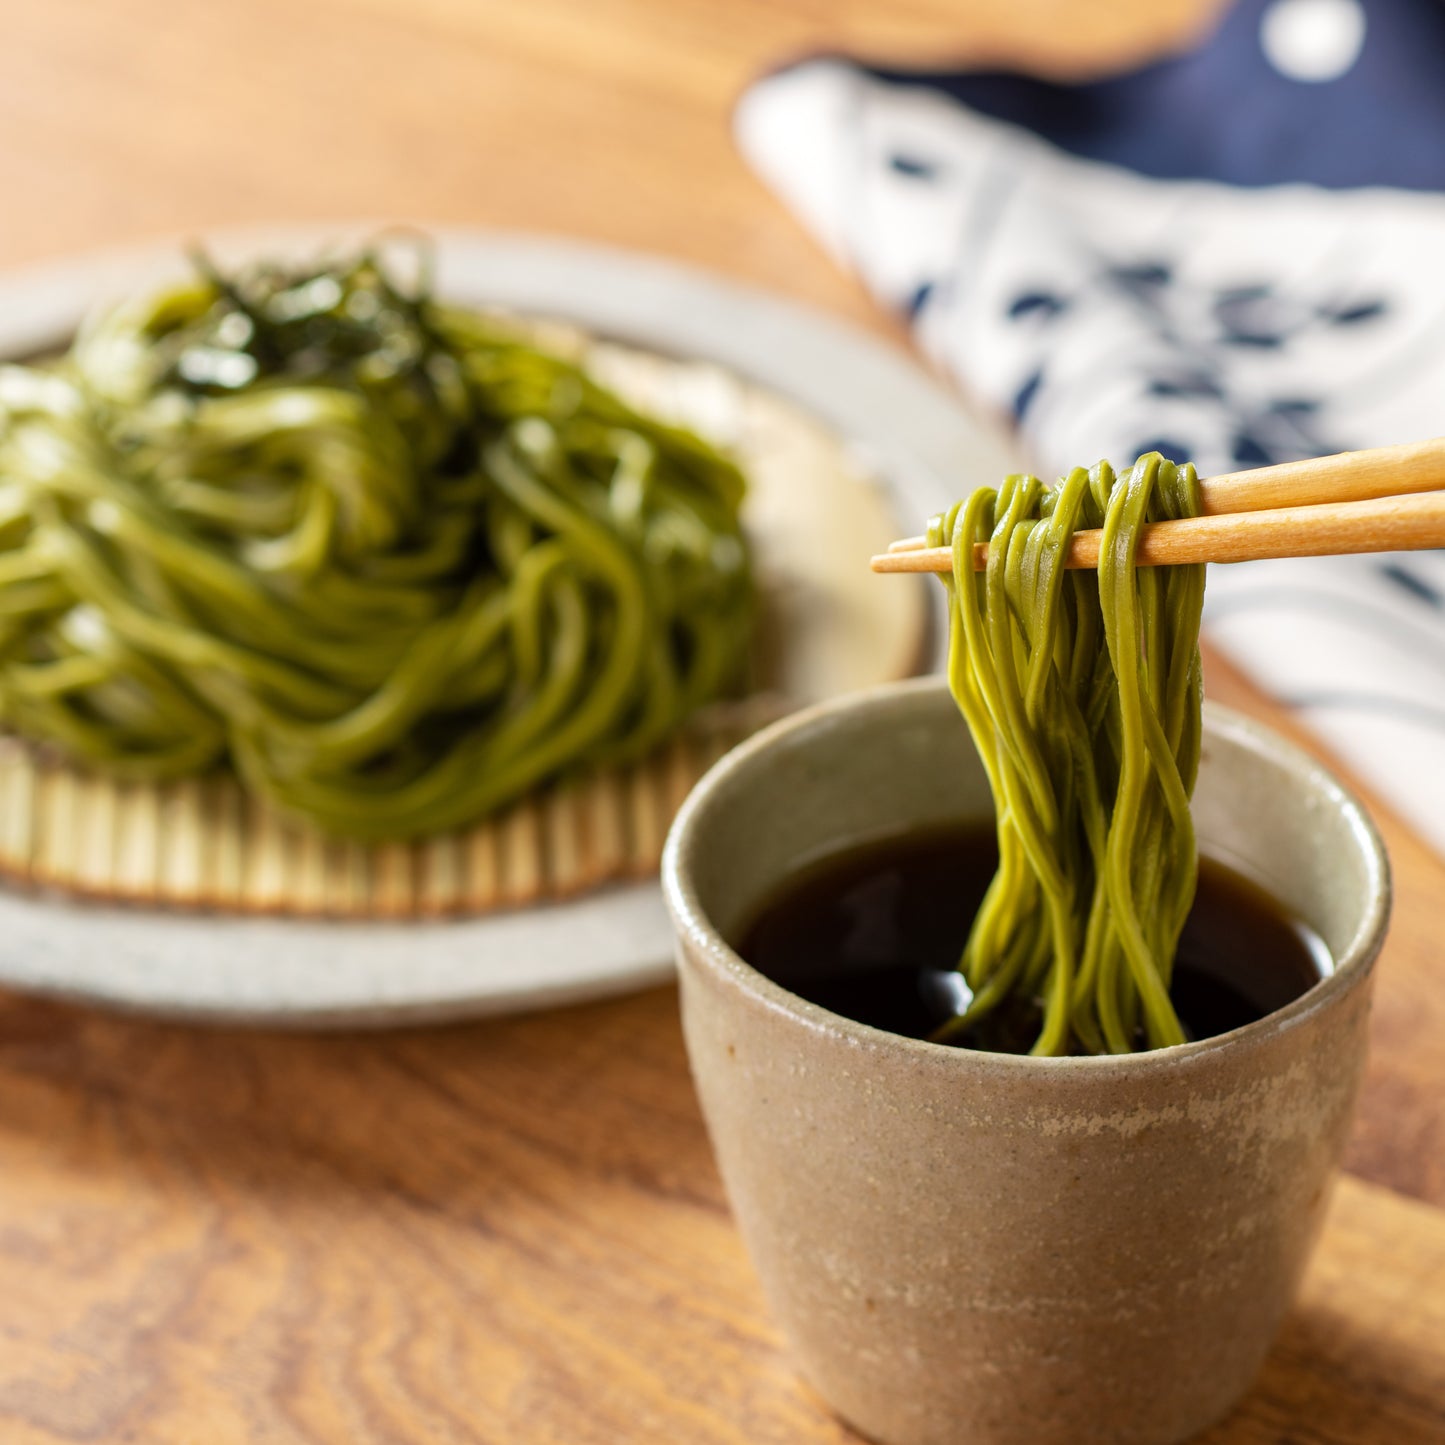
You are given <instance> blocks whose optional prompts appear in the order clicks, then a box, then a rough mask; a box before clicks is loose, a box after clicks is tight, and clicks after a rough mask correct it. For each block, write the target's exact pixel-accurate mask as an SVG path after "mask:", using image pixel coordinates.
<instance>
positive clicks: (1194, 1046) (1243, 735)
mask: <svg viewBox="0 0 1445 1445" xmlns="http://www.w3.org/2000/svg"><path fill="white" fill-rule="evenodd" d="M946 691H947V680H946V678H944V677H942V676H941V675H939V674H929V675H927V676H924V677H917V678H909V679H906V680H904V681H901V682H890V683H883V684H880V685H878V686H876V687H871V688H867V689H865V690H862V691H859V692H853V693H848V694H845V695H844V696H841V697H838V698H833V699H830V700H828V701H826V702H822V703H818V704H815V705H814V706H812V707H809V708H805V709H802V710H800V711H798V712H795V713H792V714H790V715H789V716H787V717H785V718H782V719H781V720H780V721H778V722H775V723H773V724H772V725H771V726H769V727H767V728H764V729H763V730H762V731H760V732H758V733H755V734H754V735H753V736H752V737H751V738H748V739H747V740H746V741H744V742H742V743H740V744H739V745H738V746H737V747H735V748H733V749H732V750H731V751H729V752H728V753H727V754H725V755H724V756H723V757H722V758H721V759H719V760H718V761H717V762H716V763H714V764H713V766H712V767H711V768H709V769H708V771H707V772H706V773H705V774H704V775H703V777H702V778H701V779H700V780H699V781H698V783H697V784H696V785H695V786H694V788H693V789H692V791H691V792H690V793H689V794H688V796H687V799H686V800H685V802H684V803H683V805H682V807H681V808H680V809H679V811H678V813H677V816H676V817H675V819H674V820H673V824H672V827H671V828H670V829H669V831H668V835H667V841H666V843H665V845H664V848H663V854H662V890H663V897H664V899H665V901H666V904H667V908H668V912H669V913H670V914H671V916H672V922H673V926H674V928H675V930H676V932H677V934H678V937H679V940H680V941H681V940H685V941H686V942H688V943H689V944H691V946H692V949H693V956H694V958H695V959H696V960H697V961H698V962H700V963H701V964H702V965H703V966H704V967H705V968H707V969H708V970H710V971H711V972H713V973H714V974H715V975H718V976H719V977H721V978H723V979H724V980H726V981H728V982H730V983H732V984H733V985H735V986H737V987H740V988H742V989H743V990H744V991H745V992H747V993H748V994H750V995H751V996H752V997H753V998H754V999H755V1000H756V1001H757V1002H759V1003H761V1004H763V1005H764V1006H765V1007H766V1008H768V1009H769V1011H771V1012H775V1013H779V1014H782V1015H785V1016H787V1017H789V1018H790V1019H792V1020H793V1021H794V1022H796V1023H799V1024H801V1025H803V1026H804V1027H805V1028H806V1029H808V1030H809V1031H811V1032H815V1033H820V1034H824V1035H828V1036H832V1037H834V1038H841V1039H847V1040H851V1041H852V1042H854V1043H856V1044H861V1045H864V1046H866V1047H869V1048H872V1049H880V1048H888V1049H893V1050H898V1051H902V1052H903V1053H904V1054H905V1055H907V1054H912V1055H914V1056H915V1057H916V1058H918V1060H919V1062H920V1063H925V1062H926V1063H929V1064H933V1065H937V1064H940V1063H944V1062H946V1061H951V1066H952V1067H968V1068H970V1069H971V1070H973V1071H976V1072H977V1071H981V1072H984V1073H998V1074H1008V1075H1015V1076H1016V1075H1017V1074H1018V1073H1019V1071H1024V1072H1026V1073H1027V1072H1035V1071H1039V1070H1048V1071H1050V1072H1054V1073H1058V1072H1062V1073H1063V1074H1064V1075H1065V1076H1073V1077H1080V1076H1082V1075H1084V1074H1088V1075H1094V1074H1107V1073H1109V1072H1117V1071H1134V1070H1138V1069H1141V1068H1142V1069H1167V1068H1169V1067H1171V1066H1173V1065H1177V1064H1179V1063H1182V1062H1184V1061H1186V1060H1190V1059H1194V1058H1198V1057H1199V1056H1201V1055H1204V1054H1213V1053H1216V1052H1218V1051H1219V1050H1221V1049H1232V1048H1239V1047H1241V1046H1245V1045H1247V1044H1249V1043H1251V1042H1254V1041H1258V1040H1261V1039H1263V1038H1265V1037H1266V1036H1272V1035H1275V1034H1278V1033H1282V1032H1284V1031H1285V1030H1287V1029H1292V1028H1294V1027H1296V1026H1298V1025H1299V1024H1301V1023H1303V1022H1304V1021H1305V1020H1307V1019H1309V1018H1311V1017H1312V1016H1313V1015H1315V1014H1316V1013H1317V1012H1319V1011H1320V1010H1321V1009H1324V1008H1329V1007H1331V1006H1332V1005H1333V1004H1334V1003H1335V1002H1336V1001H1337V1000H1339V999H1341V998H1342V997H1343V996H1344V995H1345V994H1346V993H1348V992H1350V991H1352V990H1353V988H1354V987H1355V986H1356V985H1357V984H1358V983H1360V982H1363V980H1364V979H1365V978H1366V977H1367V976H1368V974H1369V973H1370V970H1371V968H1372V967H1373V965H1374V962H1375V959H1376V957H1377V956H1378V955H1379V952H1380V948H1381V946H1382V945H1383V943H1384V940H1385V932H1386V929H1387V926H1388V923H1389V918H1390V906H1391V895H1392V889H1391V880H1390V864H1389V859H1388V856H1387V854H1386V852H1385V845H1384V842H1383V840H1382V839H1381V837H1380V834H1379V831H1378V829H1377V828H1376V827H1375V824H1374V822H1373V820H1372V819H1371V818H1370V816H1369V814H1368V812H1367V811H1366V809H1365V807H1364V805H1363V803H1361V801H1360V800H1359V798H1358V797H1356V795H1355V794H1354V793H1353V792H1352V791H1351V790H1350V789H1349V788H1348V787H1346V786H1345V784H1344V783H1343V782H1341V781H1340V779H1339V778H1338V777H1337V776H1336V775H1335V774H1334V772H1332V771H1331V770H1330V769H1329V768H1328V767H1326V766H1325V765H1324V764H1323V763H1321V762H1320V761H1319V760H1318V759H1316V758H1315V757H1313V756H1312V755H1311V754H1309V753H1308V752H1306V751H1305V750H1304V749H1303V748H1302V747H1300V746H1299V745H1298V744H1296V743H1293V742H1291V741H1289V740H1288V739H1287V738H1285V737H1283V736H1282V735H1281V734H1279V733H1277V732H1275V731H1274V729H1272V728H1269V727H1266V726H1265V725H1264V724H1263V723H1259V722H1256V721H1255V720H1254V719H1253V718H1250V717H1247V716H1245V714H1243V713H1241V712H1238V711H1236V710H1235V709H1233V708H1228V707H1224V706H1222V705H1221V704H1218V703H1212V702H1208V701H1206V702H1205V704H1204V736H1205V738H1206V739H1208V738H1209V737H1211V736H1214V737H1219V738H1224V739H1227V740H1228V741H1229V742H1231V743H1235V744H1237V745H1241V746H1243V747H1245V748H1247V749H1249V750H1251V751H1253V752H1254V753H1256V754H1257V755H1260V756H1262V757H1264V758H1265V759H1267V760H1268V761H1269V762H1271V763H1273V764H1276V765H1278V766H1280V767H1282V768H1283V769H1284V770H1285V771H1286V772H1287V773H1289V774H1291V775H1292V776H1293V777H1294V778H1295V779H1296V780H1297V781H1298V782H1299V783H1300V784H1302V785H1303V786H1305V787H1307V788H1309V789H1310V791H1311V792H1312V793H1314V794H1315V795H1316V796H1321V797H1323V798H1325V799H1326V800H1327V802H1328V803H1330V804H1331V805H1333V806H1334V807H1335V808H1336V809H1337V810H1338V811H1340V812H1341V813H1343V814H1344V816H1345V820H1346V823H1347V824H1348V826H1349V829H1350V832H1351V835H1352V837H1353V839H1354V842H1355V844H1356V845H1357V847H1358V848H1359V851H1360V855H1361V856H1362V857H1363V859H1364V862H1365V867H1366V887H1367V888H1368V892H1369V896H1368V900H1367V902H1366V905H1365V908H1364V910H1363V913H1362V916H1361V919H1360V922H1359V924H1358V926H1357V927H1356V929H1355V932H1354V935H1353V936H1352V937H1351V939H1350V941H1349V944H1348V945H1347V946H1346V948H1345V949H1344V950H1343V952H1342V953H1341V955H1340V956H1339V957H1338V958H1337V959H1336V960H1335V967H1334V970H1333V971H1332V972H1331V973H1329V974H1328V975H1326V976H1325V977H1323V978H1322V979H1320V981H1319V982H1318V983H1316V984H1314V985H1312V986H1311V987H1310V988H1309V989H1307V990H1306V991H1305V992H1304V993H1303V994H1301V995H1300V996H1299V997H1298V998H1297V999H1294V1000H1293V1001H1292V1002H1290V1003H1288V1004H1286V1005H1285V1006H1284V1007H1283V1008H1280V1009H1276V1010H1274V1011H1273V1012H1272V1013H1268V1014H1265V1015H1264V1016H1263V1017H1262V1018H1259V1019H1255V1020H1253V1021H1252V1022H1250V1023H1247V1024H1243V1025H1241V1026H1240V1027H1239V1028H1235V1029H1230V1030H1229V1031H1228V1032H1226V1033H1222V1034H1215V1035H1212V1036H1211V1037H1209V1038H1205V1039H1196V1040H1193V1041H1191V1042H1188V1043H1183V1044H1171V1045H1168V1046H1166V1047H1164V1048H1160V1049H1145V1050H1142V1051H1139V1052H1136V1053H1129V1054H1071V1055H1067V1056H1064V1057H1039V1056H1035V1055H1032V1054H1004V1053H991V1052H987V1051H984V1050H979V1049H960V1048H957V1047H956V1046H954V1045H950V1044H937V1043H933V1042H931V1041H930V1040H928V1039H915V1038H909V1037H907V1036H906V1035H903V1034H895V1033H890V1032H888V1031H887V1030H885V1029H879V1028H875V1027H874V1026H873V1025H871V1024H865V1023H860V1022H859V1021H857V1020H856V1019H850V1018H847V1017H845V1016H844V1015H842V1014H836V1013H833V1012H832V1011H831V1010H829V1009H825V1008H823V1007H822V1006H821V1005H819V1004H815V1003H810V1002H809V1001H808V1000H807V999H804V998H801V997H799V996H798V995H797V994H795V993H792V992H791V991H790V990H788V989H786V988H784V987H783V986H782V985H781V984H779V983H775V982H774V981H773V980H772V979H770V978H769V977H768V976H767V975H766V974H764V973H762V972H761V971H760V970H758V969H756V968H754V967H753V966H752V965H751V964H750V963H748V962H747V961H746V960H744V959H743V958H742V957H741V956H740V955H739V954H738V953H737V951H736V950H735V949H734V948H733V947H732V946H731V945H730V944H729V943H728V942H727V941H726V940H725V939H724V938H723V937H722V935H721V933H719V931H718V930H717V928H716V926H715V925H714V924H713V922H712V920H711V919H709V918H708V916H707V914H706V912H705V910H704V909H703V907H702V905H701V902H700V901H699V899H698V897H697V892H696V889H695V887H694V885H693V881H692V876H691V868H690V859H691V854H692V851H693V849H694V848H695V847H696V846H697V830H698V828H699V827H700V826H702V823H703V822H704V821H705V819H706V815H707V811H708V809H709V807H710V806H711V805H712V803H713V800H714V799H715V798H716V797H717V796H718V794H719V792H720V791H722V790H724V789H726V788H728V787H729V786H731V785H732V784H733V781H734V779H736V778H737V777H738V775H739V774H743V773H746V772H747V770H748V769H749V768H750V767H752V766H753V765H754V762H755V760H756V759H757V758H758V757H759V756H760V755H765V754H767V753H768V752H770V751H772V750H773V749H774V748H776V747H778V746H779V745H780V744H781V743H783V742H784V741H786V740H789V739H792V738H795V737H796V735H798V734H800V733H804V732H808V731H810V730H812V729H815V728H818V727H820V726H826V725H827V723H828V721H829V720H830V719H833V718H836V717H837V716H838V715H840V714H848V713H854V712H859V711H862V710H864V709H868V708H880V707H887V706H888V705H889V704H890V702H892V700H894V699H904V700H906V699H907V698H908V697H910V696H912V695H913V694H916V693H924V692H946ZM959 726H960V727H962V726H964V724H963V720H962V719H961V718H960V719H959Z"/></svg>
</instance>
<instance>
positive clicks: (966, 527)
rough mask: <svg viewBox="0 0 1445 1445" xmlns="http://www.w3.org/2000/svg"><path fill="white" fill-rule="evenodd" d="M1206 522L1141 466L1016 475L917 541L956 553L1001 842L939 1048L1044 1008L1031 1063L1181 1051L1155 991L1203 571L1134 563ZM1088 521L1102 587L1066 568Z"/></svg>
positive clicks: (1188, 779)
mask: <svg viewBox="0 0 1445 1445" xmlns="http://www.w3.org/2000/svg"><path fill="white" fill-rule="evenodd" d="M1199 510H1200V496H1199V482H1198V479H1197V478H1196V476H1195V473H1194V469H1193V467H1191V466H1187V465H1186V466H1176V465H1175V464H1174V463H1172V462H1169V461H1166V460H1164V459H1163V458H1162V457H1160V456H1159V455H1158V454H1157V453H1151V454H1149V455H1148V456H1144V457H1141V458H1140V459H1139V460H1138V461H1137V462H1136V463H1135V464H1134V466H1133V467H1131V468H1130V469H1129V470H1127V471H1125V472H1123V473H1121V474H1119V475H1117V476H1116V475H1115V473H1114V471H1113V469H1112V468H1111V467H1110V466H1109V465H1108V464H1107V463H1105V462H1100V463H1099V464H1098V465H1097V466H1095V467H1094V468H1093V469H1092V470H1089V471H1085V470H1083V469H1082V468H1080V469H1077V470H1075V471H1073V472H1071V473H1070V474H1069V475H1068V476H1067V477H1064V478H1063V479H1062V480H1060V481H1059V482H1058V483H1057V484H1056V485H1055V486H1053V487H1045V486H1044V485H1043V484H1042V483H1041V482H1039V481H1038V480H1037V478H1034V477H1030V476H1014V477H1010V478H1008V479H1007V481H1005V482H1004V484H1003V486H1002V488H1000V489H998V490H997V491H995V490H994V489H992V488H983V489H980V490H979V491H976V492H974V493H973V494H972V495H971V496H970V497H969V498H968V499H967V501H966V502H963V503H960V504H959V505H958V506H956V507H954V508H953V509H952V510H951V511H949V512H948V513H947V514H945V515H944V516H941V517H937V518H934V520H933V522H932V524H931V525H930V529H929V538H928V540H929V545H930V546H948V545H950V544H951V545H952V548H953V573H952V575H951V576H949V577H947V578H946V579H945V585H946V586H947V589H948V595H949V607H950V613H951V629H950V655H949V681H950V685H951V688H952V691H953V695H954V697H955V699H956V700H957V702H958V706H959V709H960V710H961V712H962V713H963V716H964V718H965V720H966V721H967V723H968V727H969V731H970V732H971V733H972V735H973V740H974V742H975V744H976V746H977V748H978V752H979V755H980V757H981V758H982V760H983V763H984V766H985V768H986V769H987V771H988V776H989V782H990V785H991V787H992V789H993V797H994V804H995V809H996V815H997V829H998V848H999V862H998V871H997V873H996V874H995V876H994V878H993V881H992V883H991V884H990V886H989V889H988V892H987V894H986V895H985V897H984V900H983V903H982V905H981V906H980V908H979V911H978V914H977V916H976V918H975V920H974V923H973V928H972V931H971V933H970V935H969V938H968V942H967V945H966V946H965V949H964V952H963V957H962V960H961V962H960V964H959V968H960V970H961V972H962V974H963V976H964V980H965V982H966V983H967V985H968V988H969V990H970V991H971V994H972V999H971V1002H970V1003H969V1004H968V1006H967V1009H966V1011H964V1012H961V1013H960V1014H959V1015H958V1016H957V1017H955V1018H953V1019H951V1020H949V1022H948V1023H947V1024H946V1025H945V1026H944V1027H943V1029H941V1030H940V1031H939V1033H938V1034H937V1035H935V1037H937V1038H940V1039H944V1040H946V1039H950V1038H957V1037H959V1036H960V1035H962V1034H964V1033H965V1032H967V1031H968V1030H970V1029H972V1028H974V1027H977V1026H979V1025H980V1024H981V1023H983V1022H984V1021H986V1020H987V1019H988V1018H989V1017H990V1015H992V1014H994V1013H995V1011H996V1010H998V1009H1000V1007H1001V1006H1005V1005H1007V1006H1010V1007H1014V1008H1017V1007H1018V1006H1020V1005H1024V1006H1034V1005H1035V1004H1036V1006H1037V1008H1038V1010H1039V1013H1040V1017H1041V1023H1040V1026H1039V1033H1038V1037H1037V1040H1036V1042H1035V1043H1034V1046H1033V1052H1034V1053H1036V1054H1067V1053H1078V1052H1084V1053H1104V1052H1110V1053H1123V1052H1127V1051H1129V1050H1132V1049H1135V1048H1139V1047H1147V1048H1160V1047H1163V1046H1164V1045H1167V1044H1176V1043H1182V1042H1183V1041H1184V1033H1183V1030H1182V1029H1181V1027H1180V1024H1179V1020H1178V1017H1177V1016H1176V1014H1175V1011H1174V1007H1173V1005H1172V1003H1171V1002H1170V997H1169V983H1170V971H1171V966H1172V962H1173V959H1174V953H1175V949H1176V946H1177V944H1178V941H1179V934H1180V931H1181V929H1182V927H1183V925H1184V920H1185V917H1186V915H1187V914H1188V912H1189V908H1190V905H1191V903H1192V902H1193V898H1194V888H1195V882H1196V879H1197V874H1198V857H1197V853H1196V847H1195V838H1194V829H1193V826H1192V823H1191V821H1190V814H1189V799H1190V796H1191V794H1192V792H1193V789H1194V780H1195V775H1196V773H1197V771H1198V766H1199V746H1200V726H1201V711H1200V709H1201V684H1200V664H1199V619H1200V611H1201V608H1202V606H1203V600H1204V568H1203V567H1202V566H1188V567H1139V568H1136V566H1135V563H1134V556H1135V549H1136V547H1137V542H1138V535H1139V529H1140V527H1141V526H1143V525H1144V524H1145V523H1146V522H1153V521H1162V520H1165V519H1172V518H1179V517H1188V516H1194V515H1197V514H1198V512H1199ZM1095 527H1101V528H1103V539H1102V540H1103V550H1102V555H1101V558H1100V562H1099V568H1098V571H1097V573H1096V572H1093V571H1090V570H1087V569H1083V570H1066V569H1065V567H1064V565H1063V562H1064V557H1065V555H1066V554H1067V551H1068V547H1069V543H1070V540H1071V539H1072V537H1073V534H1074V532H1075V531H1076V530H1079V529H1083V528H1095ZM978 542H987V543H988V566H987V569H986V570H985V571H975V570H974V565H973V554H974V546H975V544H976V543H978Z"/></svg>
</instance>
